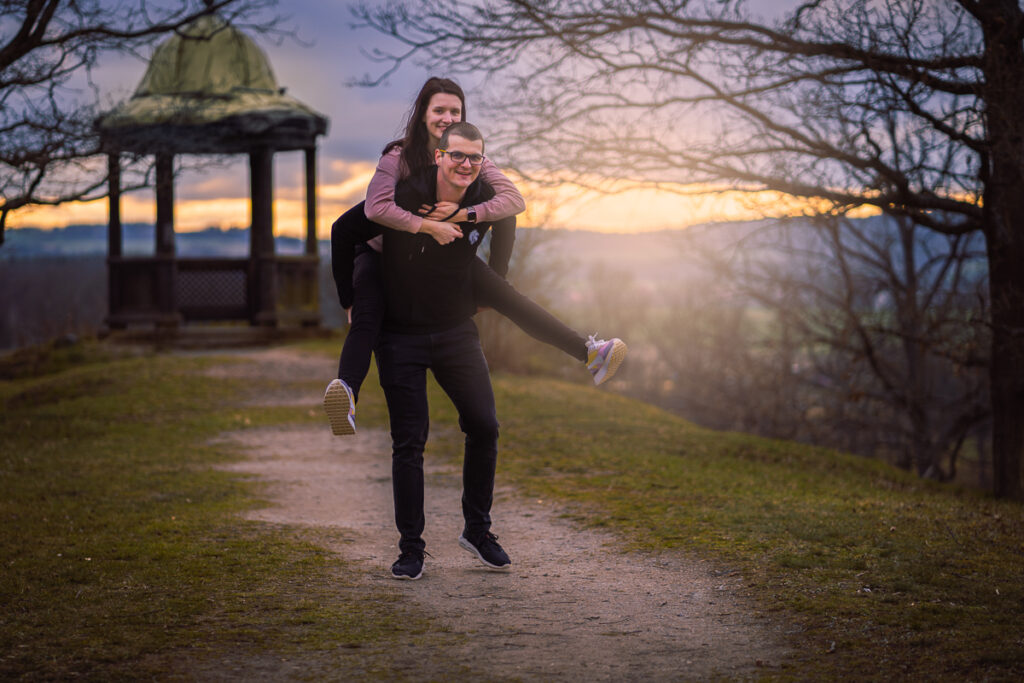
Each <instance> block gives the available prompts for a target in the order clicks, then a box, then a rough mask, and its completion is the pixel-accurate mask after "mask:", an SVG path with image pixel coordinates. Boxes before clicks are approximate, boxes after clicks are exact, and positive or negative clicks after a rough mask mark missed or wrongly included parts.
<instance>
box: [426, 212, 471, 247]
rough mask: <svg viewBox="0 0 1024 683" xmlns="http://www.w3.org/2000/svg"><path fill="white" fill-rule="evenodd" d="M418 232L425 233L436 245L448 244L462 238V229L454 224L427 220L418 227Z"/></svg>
mask: <svg viewBox="0 0 1024 683" xmlns="http://www.w3.org/2000/svg"><path fill="white" fill-rule="evenodd" d="M420 232H425V233H427V234H428V235H430V236H431V237H433V238H434V240H435V241H436V242H437V243H438V244H448V243H449V242H452V241H453V240H457V239H459V238H460V237H462V229H461V228H459V226H457V225H456V224H455V223H442V222H441V221H434V220H430V219H427V218H424V219H423V224H422V225H420Z"/></svg>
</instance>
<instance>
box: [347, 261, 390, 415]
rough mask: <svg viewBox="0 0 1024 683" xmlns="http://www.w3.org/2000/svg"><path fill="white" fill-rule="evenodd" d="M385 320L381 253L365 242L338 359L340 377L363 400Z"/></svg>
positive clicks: (353, 274) (354, 268) (353, 278)
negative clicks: (350, 310) (347, 325)
mask: <svg viewBox="0 0 1024 683" xmlns="http://www.w3.org/2000/svg"><path fill="white" fill-rule="evenodd" d="M383 321H384V286H383V284H382V283H381V274H380V254H379V253H378V252H376V251H374V250H373V249H371V248H369V247H367V246H362V247H360V248H358V249H357V250H356V257H355V263H354V266H353V271H352V324H351V325H349V328H348V335H346V337H345V344H344V346H342V348H341V358H339V359H338V377H340V378H341V379H343V380H344V381H345V384H347V385H348V386H349V388H350V389H352V394H353V395H354V398H355V399H356V400H359V388H360V387H361V386H362V385H363V380H365V379H366V373H367V371H369V369H370V354H371V353H372V352H373V347H374V346H376V345H377V338H378V337H379V336H380V328H381V324H382V323H383Z"/></svg>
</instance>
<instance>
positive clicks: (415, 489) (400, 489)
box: [376, 320, 498, 552]
mask: <svg viewBox="0 0 1024 683" xmlns="http://www.w3.org/2000/svg"><path fill="white" fill-rule="evenodd" d="M376 356H377V368H378V370H379V372H380V383H381V386H382V387H383V388H384V396H385V397H386V399H387V404H388V414H389V416H390V419H391V446H392V454H391V480H392V486H393V488H394V498H395V525H396V526H397V527H398V532H399V534H400V535H401V538H400V540H399V544H398V547H399V549H400V550H401V551H402V552H406V551H418V552H422V551H423V549H424V547H425V543H424V541H423V528H424V524H425V518H424V513H423V448H424V446H425V445H426V443H427V433H428V431H429V427H430V417H429V413H428V407H427V369H428V368H429V369H430V370H431V371H432V372H433V373H434V378H435V379H436V380H437V383H438V384H439V385H440V386H441V388H442V389H443V390H444V392H445V393H446V394H448V397H449V398H450V399H451V400H452V403H454V404H455V409H456V410H457V411H458V413H459V427H460V428H461V429H462V432H463V433H464V434H465V435H466V442H465V455H464V458H463V463H462V516H463V518H464V519H465V529H464V533H465V535H466V536H467V538H472V539H477V538H480V537H481V536H483V535H484V534H485V533H487V531H489V530H490V528H491V502H492V500H493V496H494V471H495V467H496V465H497V462H498V418H497V415H496V414H495V408H494V391H493V390H492V388H491V377H490V373H489V371H488V369H487V361H486V360H485V359H484V353H483V350H482V349H481V348H480V338H479V336H478V335H477V330H476V325H475V324H474V323H473V321H472V320H467V321H466V322H464V323H462V324H461V325H459V326H458V327H455V328H452V329H450V330H446V331H444V332H439V333H436V334H394V333H390V332H383V333H381V335H380V340H379V344H378V346H377V349H376Z"/></svg>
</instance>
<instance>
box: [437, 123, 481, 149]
mask: <svg viewBox="0 0 1024 683" xmlns="http://www.w3.org/2000/svg"><path fill="white" fill-rule="evenodd" d="M452 135H458V136H459V137H460V138H465V139H466V140H469V141H470V142H476V141H477V140H479V141H480V151H481V152H483V151H484V150H483V145H484V136H483V134H482V133H481V132H480V129H479V128H477V127H476V126H474V125H473V124H472V123H466V122H465V121H457V122H455V123H453V124H452V125H450V126H448V127H447V128H445V129H444V133H442V134H441V140H440V141H439V142H438V143H437V146H438V147H440V148H441V149H448V138H450V137H451V136H452Z"/></svg>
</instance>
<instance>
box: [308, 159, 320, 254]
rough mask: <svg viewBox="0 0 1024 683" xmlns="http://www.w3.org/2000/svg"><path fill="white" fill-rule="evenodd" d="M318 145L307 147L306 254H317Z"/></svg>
mask: <svg viewBox="0 0 1024 683" xmlns="http://www.w3.org/2000/svg"><path fill="white" fill-rule="evenodd" d="M317 251H318V250H317V241H316V147H307V148H306V254H307V255H309V256H316V255H317Z"/></svg>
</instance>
